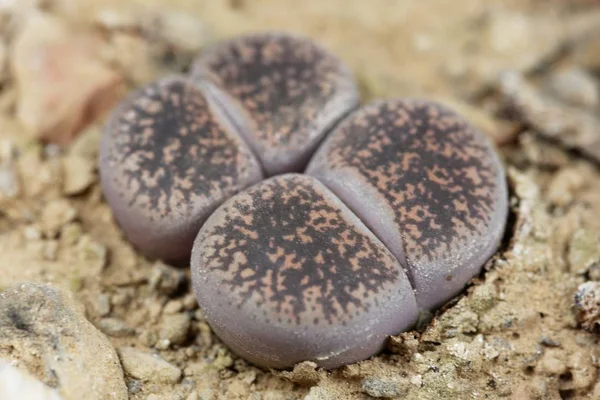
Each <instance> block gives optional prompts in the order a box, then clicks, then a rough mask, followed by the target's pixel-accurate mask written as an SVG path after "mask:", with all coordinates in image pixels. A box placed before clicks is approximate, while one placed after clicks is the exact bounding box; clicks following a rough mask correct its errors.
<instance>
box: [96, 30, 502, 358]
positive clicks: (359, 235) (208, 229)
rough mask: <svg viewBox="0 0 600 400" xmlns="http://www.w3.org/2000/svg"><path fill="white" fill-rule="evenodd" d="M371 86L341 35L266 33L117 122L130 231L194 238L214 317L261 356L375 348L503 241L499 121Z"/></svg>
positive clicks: (163, 83) (154, 250)
mask: <svg viewBox="0 0 600 400" xmlns="http://www.w3.org/2000/svg"><path fill="white" fill-rule="evenodd" d="M357 93H358V91H357V89H356V83H355V82H354V80H353V78H352V76H351V75H350V73H349V72H348V69H347V67H346V66H345V65H344V64H343V63H342V62H341V61H340V60H339V59H338V58H337V57H335V56H334V55H332V54H330V53H329V52H327V51H326V50H325V49H323V48H321V47H320V46H318V45H316V44H315V43H313V42H312V41H310V40H309V39H306V38H302V37H299V36H294V35H287V34H282V33H277V34H276V33H263V34H256V35H250V36H243V37H239V38H234V39H231V40H229V41H226V42H221V43H217V44H215V45H214V46H213V48H212V49H210V50H208V51H207V52H206V54H204V55H202V56H201V57H200V58H199V59H198V60H197V61H196V62H195V63H194V66H193V68H192V72H191V75H190V77H186V76H176V77H168V78H164V79H162V80H159V81H157V82H155V83H151V84H149V85H147V86H146V87H144V88H142V89H139V90H138V91H137V92H134V93H133V94H131V95H130V96H129V98H128V99H127V100H125V101H124V102H123V103H122V104H121V105H120V106H119V107H118V108H117V109H116V110H115V112H114V113H113V115H112V117H111V119H110V122H109V124H108V125H107V127H106V130H105V134H104V136H103V140H102V146H101V154H100V172H101V178H102V184H103V188H104V193H105V196H106V198H107V200H108V202H109V204H110V205H111V207H112V209H113V212H114V215H115V218H116V220H117V221H118V222H119V224H120V226H121V227H122V230H123V231H124V233H125V235H126V236H127V237H128V238H129V240H130V241H131V242H132V243H133V244H134V245H135V246H136V247H137V248H138V249H139V250H140V251H141V252H142V253H143V254H144V255H146V256H148V257H150V258H162V259H166V260H168V261H183V262H186V261H187V260H189V257H190V252H191V253H192V256H191V268H192V280H193V284H194V290H195V293H196V296H197V299H198V302H199V304H200V306H201V307H202V309H203V310H204V312H205V313H206V318H207V321H208V322H209V323H210V324H211V326H212V328H213V330H214V331H215V332H216V333H217V335H219V337H220V338H221V339H222V340H223V341H224V342H225V343H226V344H227V345H229V346H230V348H231V349H232V350H233V351H235V352H236V353H238V354H239V355H241V356H243V357H244V358H246V359H247V360H249V361H251V362H253V363H255V364H257V365H261V366H264V367H274V368H286V367H291V366H293V365H294V364H296V363H298V362H301V361H305V360H310V361H314V362H316V363H317V364H318V365H319V366H322V367H326V368H333V367H337V366H340V365H344V364H347V363H351V362H355V361H360V360H363V359H365V358H368V357H369V356H371V355H372V354H374V353H376V352H377V351H378V350H380V349H381V348H382V347H383V346H384V344H385V341H386V338H387V337H388V336H389V335H393V334H395V333H398V332H401V331H403V330H406V329H408V328H410V327H411V326H413V325H414V323H415V321H416V320H417V316H418V314H419V312H421V311H433V310H435V309H436V308H437V307H439V306H441V305H442V304H444V302H446V301H447V300H449V299H451V298H452V297H453V296H455V295H456V294H457V293H459V292H460V291H461V290H462V289H463V288H464V287H465V285H466V284H467V282H468V281H469V280H470V279H471V278H473V277H474V276H476V275H477V274H478V273H479V272H480V271H481V268H482V266H483V264H484V263H485V262H486V261H487V260H488V259H489V258H490V257H491V256H492V255H493V254H494V252H495V251H496V249H497V247H498V245H499V243H500V239H501V237H502V234H503V231H504V227H505V221H506V218H507V209H508V199H507V196H508V194H507V188H506V182H505V174H504V172H503V167H502V165H501V164H500V161H499V159H498V156H497V155H496V153H495V151H494V149H493V148H492V147H491V145H490V144H489V143H488V141H487V139H486V138H485V137H484V136H483V134H482V133H480V132H479V131H477V130H476V129H475V128H473V127H472V126H471V125H470V124H469V123H468V122H467V121H466V120H465V119H464V118H463V117H461V116H460V115H458V114H457V113H455V112H454V111H452V110H450V109H448V108H446V107H444V106H442V105H440V104H437V103H434V102H431V101H427V100H410V99H407V100H404V99H390V100H382V101H378V102H375V103H372V104H369V105H367V106H364V107H362V108H360V109H358V110H355V108H356V106H357V103H358V94H357ZM321 142H323V143H322V144H321ZM313 155H314V157H313ZM311 157H313V158H312V160H310V158H311ZM309 160H310V162H309ZM307 163H308V168H307V170H306V173H307V175H299V174H285V173H290V172H301V171H302V169H304V167H305V166H306V165H307ZM282 173H284V175H280V174H282ZM273 175H277V176H275V177H273V178H271V179H269V180H267V181H262V182H260V181H261V179H263V178H264V177H269V176H273ZM257 182H259V183H257ZM248 187H249V189H247V188H248ZM198 232H199V233H198ZM194 238H195V241H194ZM192 243H193V252H192Z"/></svg>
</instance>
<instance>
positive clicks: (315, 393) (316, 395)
mask: <svg viewBox="0 0 600 400" xmlns="http://www.w3.org/2000/svg"><path fill="white" fill-rule="evenodd" d="M334 399H336V396H334V395H333V394H332V393H331V392H329V390H327V389H326V388H323V387H319V386H313V387H311V388H310V390H309V391H308V394H307V395H306V396H304V399H303V400H334Z"/></svg>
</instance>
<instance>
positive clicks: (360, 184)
mask: <svg viewBox="0 0 600 400" xmlns="http://www.w3.org/2000/svg"><path fill="white" fill-rule="evenodd" d="M307 173H308V174H310V175H313V176H315V177H317V178H318V179H319V180H321V181H322V182H324V183H325V184H326V185H327V186H329V187H330V189H332V190H333V191H334V192H335V193H336V194H337V195H338V196H340V198H341V199H342V200H343V201H344V202H346V203H347V204H348V205H349V206H350V208H351V209H353V211H354V212H356V213H357V215H359V216H360V217H361V219H363V221H365V223H366V224H367V225H368V226H370V227H371V228H372V229H373V231H374V232H375V233H376V234H377V235H378V237H379V238H380V239H381V240H382V241H383V242H384V243H385V244H386V245H387V246H388V248H389V249H390V250H391V251H392V252H393V253H394V254H395V255H396V256H397V257H398V259H399V260H400V261H401V262H402V263H403V265H405V266H406V268H407V270H408V271H409V275H410V277H411V280H412V282H413V284H414V285H415V288H416V290H417V299H418V301H419V304H420V306H421V307H423V308H433V307H436V306H438V305H440V303H442V302H444V301H446V300H447V299H448V298H449V297H452V296H454V295H455V293H456V291H457V290H460V289H459V288H460V287H462V286H463V285H464V283H465V282H466V281H467V280H468V279H469V278H470V276H473V275H475V274H476V273H477V272H478V271H479V270H480V268H481V265H482V264H483V262H484V261H485V260H486V259H487V258H489V257H490V256H491V254H492V253H493V252H494V251H495V249H496V247H497V245H498V243H499V240H500V238H501V235H502V232H503V228H504V221H505V219H506V213H507V192H506V184H505V182H504V174H503V170H502V166H501V165H500V163H499V160H498V159H497V157H496V155H495V154H494V152H493V150H492V149H491V147H490V145H489V143H488V142H487V140H486V139H485V137H484V136H483V135H482V134H480V133H479V132H476V131H475V130H474V129H473V128H472V127H471V126H470V125H469V124H468V123H467V122H466V121H465V120H464V119H463V118H462V117H460V116H458V115H457V114H456V113H454V112H452V111H450V110H449V109H447V108H445V107H443V106H440V105H437V104H435V103H431V102H427V101H419V100H407V101H405V100H390V101H382V102H377V103H374V104H371V105H369V106H366V107H364V108H362V109H361V110H360V111H359V112H357V113H355V114H353V115H352V116H351V117H350V118H349V119H348V120H346V121H344V123H343V124H342V125H341V126H340V127H339V128H338V129H337V130H336V131H335V132H334V133H332V135H331V136H330V137H329V138H328V140H327V141H326V143H324V144H323V146H321V147H320V149H319V151H318V152H317V154H316V155H315V157H314V159H313V160H312V161H311V164H310V165H309V167H308V169H307Z"/></svg>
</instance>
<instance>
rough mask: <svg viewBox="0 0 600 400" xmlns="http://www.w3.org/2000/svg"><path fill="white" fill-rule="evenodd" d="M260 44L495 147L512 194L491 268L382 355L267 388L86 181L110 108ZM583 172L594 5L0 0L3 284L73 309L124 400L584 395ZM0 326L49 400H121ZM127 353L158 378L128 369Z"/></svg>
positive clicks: (596, 305)
mask: <svg viewBox="0 0 600 400" xmlns="http://www.w3.org/2000/svg"><path fill="white" fill-rule="evenodd" d="M264 29H277V30H287V31H293V32H300V33H304V34H306V35H309V36H311V37H313V38H315V39H316V40H318V41H319V42H321V43H323V44H324V45H325V46H327V47H329V48H330V49H331V50H332V51H333V52H335V53H336V54H338V55H339V56H340V57H341V58H342V59H344V60H345V61H346V62H347V63H348V64H349V65H350V66H351V68H352V70H353V71H354V73H355V75H356V78H357V79H358V81H359V83H360V87H361V90H362V95H363V99H364V101H368V100H369V99H372V98H376V97H394V96H424V97H432V98H436V99H441V100H443V101H445V102H446V103H448V104H450V105H452V106H453V107H455V108H456V109H457V110H459V111H461V112H462V113H464V115H465V116H467V117H468V118H469V119H470V120H471V121H472V122H473V123H474V124H476V125H477V126H478V127H479V128H480V129H481V130H483V131H484V132H485V133H486V134H488V135H489V136H490V137H491V138H492V139H493V141H494V142H495V143H496V145H497V146H498V149H499V151H500V153H501V154H502V156H503V159H504V162H505V166H506V169H507V172H508V177H509V185H510V190H511V210H512V214H511V218H510V221H509V224H508V228H507V232H506V235H505V240H504V242H503V245H502V248H501V249H500V251H499V252H498V254H497V256H496V257H495V258H494V259H493V260H491V261H490V262H489V263H488V264H487V265H486V268H485V272H484V273H482V274H481V276H480V277H479V278H478V279H476V280H475V281H474V282H473V283H472V284H471V285H470V286H469V287H468V289H467V290H466V291H465V293H464V294H463V295H461V296H460V297H459V298H457V299H455V300H454V301H452V302H451V304H448V305H447V306H446V307H445V308H444V309H443V310H441V311H440V312H439V313H438V314H437V315H436V316H434V318H433V319H432V320H431V321H430V322H426V323H423V324H422V326H420V327H419V329H418V330H415V331H413V332H408V333H403V334H401V335H399V336H396V337H392V338H390V341H389V346H388V349H387V350H385V351H384V352H383V353H382V354H380V355H377V356H375V357H373V358H371V359H369V360H367V361H364V362H361V363H358V364H354V365H349V366H346V367H344V368H341V369H338V370H334V371H329V372H327V371H322V370H318V369H315V368H314V366H313V365H311V364H310V363H304V364H300V365H299V366H297V367H296V368H295V369H294V371H283V372H277V371H263V370H261V369H259V368H256V367H253V366H251V365H249V364H248V363H246V362H245V361H243V360H241V359H239V358H237V357H235V356H234V355H233V354H231V353H230V352H229V351H228V349H227V348H226V347H225V346H224V345H223V344H222V343H220V342H219V340H218V338H217V337H216V336H214V335H213V334H212V333H211V331H210V328H209V326H208V325H207V324H206V322H205V321H204V318H203V315H202V311H201V310H199V309H198V308H197V305H196V303H195V300H194V297H193V295H192V294H191V289H190V284H189V273H188V271H187V269H186V268H174V267H170V266H168V265H165V264H163V263H160V262H150V261H147V260H145V259H144V258H142V257H141V256H139V255H138V254H136V252H135V250H134V249H133V248H132V247H131V246H130V245H129V244H128V243H127V241H126V240H125V239H124V238H123V236H122V235H121V233H120V231H119V229H118V227H117V226H116V225H115V223H114V221H113V220H112V216H111V211H110V209H109V208H108V206H107V204H106V203H105V202H104V200H103V198H102V192H101V190H100V187H99V184H98V177H97V170H96V166H97V161H96V159H97V147H98V146H97V145H98V140H99V136H100V134H101V131H102V128H103V122H104V118H105V115H106V111H107V110H109V109H110V108H111V107H112V105H113V104H114V103H115V101H117V100H118V99H119V98H121V97H122V96H123V94H124V93H126V92H127V90H130V89H131V88H134V87H137V86H139V85H141V84H143V83H145V82H149V81H151V80H153V79H156V78H157V77H159V76H163V75H165V74H167V73H172V72H178V71H184V70H185V69H186V68H187V66H188V65H189V63H190V61H191V60H192V59H193V58H194V57H195V56H196V55H197V54H199V53H200V52H201V51H202V49H204V48H205V47H206V46H207V45H209V44H210V43H212V42H214V41H216V40H219V39H221V38H224V37H228V36H232V35H235V34H238V33H241V32H251V31H256V30H264ZM57 87H58V88H60V89H56V88H57ZM599 164H600V3H598V2H597V1H594V0H587V1H586V0H572V1H559V0H546V1H538V0H525V1H523V0H514V1H509V0H506V1H501V0H486V1H484V0H456V1H443V0H411V1H408V0H406V1H400V0H399V1H391V0H372V1H368V2H367V1H360V0H326V1H324V0H303V1H296V0H277V1H276V0H257V1H250V0H227V1H217V0H210V1H209V0H197V1H193V0H178V1H168V0H151V1H142V0H140V1H138V2H134V1H133V0H119V1H114V0H0V288H7V287H9V286H11V285H13V284H14V283H17V282H39V283H50V284H52V285H53V286H54V287H58V288H61V289H62V290H64V291H66V292H71V293H73V297H74V299H75V301H76V302H77V303H80V304H82V305H83V308H82V309H83V311H84V312H85V316H86V317H87V319H88V320H89V321H90V322H91V323H92V324H93V325H94V326H95V327H96V328H98V329H99V330H100V331H101V332H103V334H104V335H105V336H106V337H107V338H108V340H109V342H110V343H108V344H106V343H104V342H103V340H104V338H102V337H98V338H95V339H94V340H97V341H99V343H100V342H101V343H103V344H102V346H106V347H107V348H110V347H111V346H112V347H114V348H115V349H117V354H119V357H120V360H121V364H122V367H123V369H124V371H125V372H124V375H122V374H121V372H119V371H121V369H120V368H116V369H115V368H112V369H106V370H104V369H100V371H105V372H106V374H107V375H106V376H105V377H104V378H106V380H107V381H109V380H110V381H111V382H112V381H113V380H115V382H116V383H115V385H116V386H119V385H122V382H121V381H122V380H124V381H125V386H126V389H124V390H126V392H127V394H126V396H128V397H129V398H130V399H134V400H138V399H143V400H146V399H147V400H162V399H165V400H166V399H182V400H186V399H187V400H194V399H196V400H197V399H202V400H216V399H252V400H255V399H256V400H261V399H262V400H288V399H289V400H292V399H307V400H317V399H319V400H329V399H369V398H373V397H375V398H378V397H379V398H406V399H498V398H509V399H598V398H600V381H599V380H598V368H600V358H599V357H600V347H599V344H598V328H599V326H600V168H599ZM582 284H583V286H581V285H582ZM9 300H10V298H9ZM0 302H1V301H0ZM2 307H3V306H2V305H0V314H1V313H2V310H3V308H2ZM73 307H75V308H77V306H73ZM11 315H12V314H11ZM69 315H71V314H69ZM69 318H71V317H69ZM73 318H75V317H73ZM13 320H14V318H13ZM59 329H60V325H59ZM86 329H87V328H86ZM90 329H91V327H90ZM2 330H3V325H2V316H1V315H0V359H3V358H7V359H8V360H9V361H10V360H11V359H14V360H16V361H17V366H18V367H20V368H22V369H23V370H27V371H28V372H29V373H30V374H31V375H33V376H35V377H37V378H39V379H40V380H42V381H43V382H44V383H46V384H47V385H48V386H50V387H55V388H57V390H58V391H59V392H60V394H61V395H62V397H63V398H64V399H65V400H67V399H84V398H85V399H87V398H115V399H116V398H123V397H122V396H121V397H119V395H118V394H114V393H113V394H114V396H113V397H110V396H108V395H106V396H98V397H93V396H92V395H91V394H90V395H89V396H87V395H82V393H81V392H76V391H74V389H72V388H74V387H78V386H73V385H70V386H69V385H68V383H66V382H65V381H61V380H60V379H56V376H55V375H56V373H53V371H52V369H51V368H50V370H49V369H48V361H47V360H46V359H45V358H44V356H43V355H44V354H46V353H45V352H46V351H47V352H48V354H54V353H52V352H53V351H58V350H56V349H46V348H44V347H43V346H42V347H39V348H37V347H36V349H37V350H35V351H33V352H32V353H31V354H27V355H26V354H22V353H20V352H18V351H15V349H19V348H20V347H19V346H21V344H22V343H21V344H19V343H17V342H18V341H19V340H33V339H31V338H29V337H27V336H25V338H24V339H23V338H20V337H13V336H10V335H9V334H8V333H7V332H8V331H5V332H4V333H3V332H2ZM86 332H87V331H86ZM90 335H91V336H93V335H92V334H90ZM90 335H88V334H85V335H83V336H82V338H81V340H82V341H85V340H88V339H86V338H87V337H88V336H90ZM9 336H10V337H9ZM98 346H100V345H98ZM59 347H60V346H59ZM131 347H135V348H136V349H138V350H142V351H145V352H147V353H144V354H149V353H153V354H155V355H158V356H159V357H160V362H161V363H163V362H164V364H160V365H157V367H156V369H155V370H152V371H150V372H148V371H146V370H144V371H140V370H139V368H137V367H136V365H134V364H132V363H133V361H131V359H132V358H133V357H132V355H131ZM59 350H60V351H64V352H68V351H69V348H68V346H67V347H65V349H59ZM110 351H112V349H111V350H110ZM84 353H85V352H82V353H81V354H84ZM65 354H66V353H65ZM111 354H112V353H111ZM134 355H135V354H134ZM138 355H139V354H138ZM69 357H75V358H76V357H78V354H77V353H73V354H69ZM82 357H83V356H82ZM67 358H68V357H67ZM156 359H157V358H156V357H155V358H153V359H152V360H156ZM0 370H1V369H0ZM111 371H112V372H111ZM114 371H117V372H116V374H117V375H118V376H112V375H111V376H109V374H115V372H114ZM119 374H121V375H119ZM81 375H82V376H83V375H85V372H81ZM58 376H59V378H60V373H59V374H58ZM73 379H79V378H73ZM81 379H83V378H81ZM0 384H1V379H0ZM125 386H124V387H125ZM111 396H112V395H111Z"/></svg>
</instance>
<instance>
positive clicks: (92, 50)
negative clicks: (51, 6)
mask: <svg viewBox="0 0 600 400" xmlns="http://www.w3.org/2000/svg"><path fill="white" fill-rule="evenodd" d="M101 46H102V43H101V41H100V39H99V38H97V37H94V36H92V35H91V34H88V33H86V32H74V31H71V30H70V29H69V27H67V26H66V25H65V24H64V23H63V22H62V21H61V20H60V19H58V18H55V17H52V16H50V15H48V14H44V13H41V12H36V13H31V14H30V15H29V16H28V18H27V20H26V22H25V24H24V26H23V27H22V29H21V30H20V32H19V34H18V36H17V37H16V38H15V40H14V42H13V45H12V46H11V50H12V51H11V54H10V61H11V69H12V73H13V76H14V78H15V79H16V82H17V88H18V92H19V98H18V103H17V116H18V118H19V119H20V121H21V122H22V124H23V125H24V127H25V128H26V129H27V130H28V131H29V132H30V133H31V134H33V135H34V136H36V137H40V138H42V139H45V140H48V141H50V142H53V143H58V144H66V143H69V142H70V141H71V140H72V139H73V137H75V136H76V135H77V133H78V132H79V131H80V130H81V129H82V128H83V127H84V126H86V125H87V124H88V123H90V122H91V121H94V120H95V119H96V118H97V117H98V116H99V115H101V114H103V113H104V112H105V111H106V110H107V109H109V108H112V106H113V105H114V104H115V102H116V101H117V100H118V99H119V98H120V97H121V94H122V79H121V77H120V76H119V75H118V74H117V73H116V72H115V71H113V70H111V69H109V68H108V67H107V66H105V65H104V64H103V63H102V62H101V61H99V60H98V58H97V55H96V54H97V53H98V52H99V49H100V48H101Z"/></svg>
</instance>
